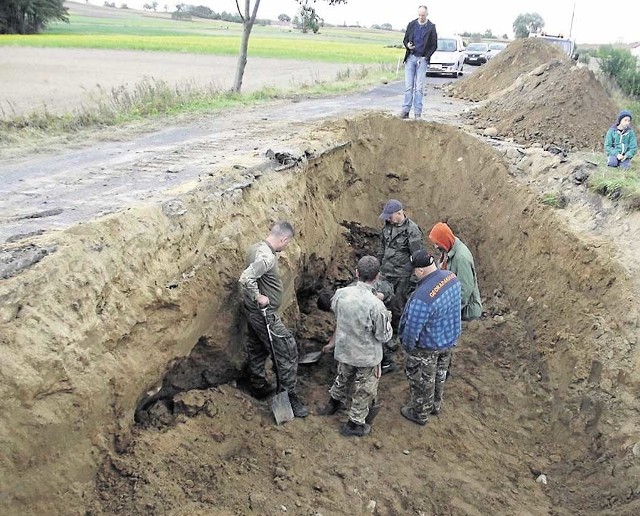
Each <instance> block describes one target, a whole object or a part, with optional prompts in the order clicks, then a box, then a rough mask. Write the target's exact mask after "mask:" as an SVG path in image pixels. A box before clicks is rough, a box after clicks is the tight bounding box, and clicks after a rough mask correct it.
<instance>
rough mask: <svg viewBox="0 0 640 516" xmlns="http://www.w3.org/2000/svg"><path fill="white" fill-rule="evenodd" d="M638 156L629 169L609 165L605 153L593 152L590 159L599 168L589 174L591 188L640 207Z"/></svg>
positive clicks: (633, 207)
mask: <svg viewBox="0 0 640 516" xmlns="http://www.w3.org/2000/svg"><path fill="white" fill-rule="evenodd" d="M636 158H637V156H636ZM636 158H634V159H633V160H632V161H631V166H630V167H629V168H628V169H627V170H623V169H621V168H613V167H608V166H607V163H606V158H605V156H604V155H601V154H592V155H591V156H590V157H589V161H591V162H592V163H595V164H596V165H597V168H596V170H595V171H594V172H592V173H591V175H590V176H589V180H588V186H589V189H590V190H592V191H594V192H596V193H598V194H600V195H604V196H606V197H609V198H611V199H614V200H618V199H619V200H622V201H623V202H624V203H625V204H626V205H628V206H629V207H630V208H632V209H640V169H639V167H638V163H637V162H636Z"/></svg>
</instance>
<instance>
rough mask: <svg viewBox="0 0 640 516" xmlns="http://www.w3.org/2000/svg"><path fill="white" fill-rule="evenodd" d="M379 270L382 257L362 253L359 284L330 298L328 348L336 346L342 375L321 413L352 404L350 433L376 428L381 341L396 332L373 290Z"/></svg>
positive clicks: (344, 430) (344, 429)
mask: <svg viewBox="0 0 640 516" xmlns="http://www.w3.org/2000/svg"><path fill="white" fill-rule="evenodd" d="M379 272H380V262H379V261H378V259H377V258H376V257H375V256H363V257H362V258H360V260H358V264H357V266H356V278H357V280H358V281H357V283H355V284H354V285H350V286H348V287H344V288H341V289H338V291H337V292H336V293H335V294H334V296H333V298H332V300H331V309H332V310H333V312H334V313H335V314H336V330H335V332H334V334H333V337H332V338H331V342H330V343H329V344H327V346H325V348H324V349H323V351H324V352H327V351H329V350H330V349H331V348H334V349H335V351H334V357H335V359H336V360H337V361H338V375H337V376H336V379H335V380H334V382H333V385H332V387H331V390H330V391H329V394H330V398H329V403H328V404H327V406H326V407H325V408H324V409H322V410H321V411H320V413H321V414H323V415H330V414H334V413H335V412H336V411H337V410H338V409H339V408H340V407H341V406H350V409H349V421H348V422H347V423H346V424H345V425H344V426H343V427H342V428H341V430H340V433H341V434H342V435H345V436H350V435H353V436H357V437H362V436H364V435H368V434H369V433H370V432H371V425H370V424H369V422H370V421H371V419H372V418H370V417H369V418H368V416H370V414H369V410H370V407H372V406H376V405H377V403H376V397H377V394H378V381H379V379H380V375H381V369H380V361H381V360H382V346H383V344H384V343H385V342H387V341H388V340H389V339H390V338H391V336H392V334H393V330H392V329H391V314H390V313H389V312H388V311H387V309H386V308H385V306H384V303H383V302H382V301H381V300H380V298H379V297H378V296H377V295H375V294H374V292H373V288H374V287H373V285H374V283H375V282H376V280H377V279H378V277H379ZM350 391H353V392H352V394H351V395H350V396H349V393H350ZM368 421H369V422H368Z"/></svg>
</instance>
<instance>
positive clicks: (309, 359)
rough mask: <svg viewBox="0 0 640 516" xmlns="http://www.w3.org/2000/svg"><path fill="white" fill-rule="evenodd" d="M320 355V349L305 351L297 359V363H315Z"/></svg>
mask: <svg viewBox="0 0 640 516" xmlns="http://www.w3.org/2000/svg"><path fill="white" fill-rule="evenodd" d="M321 356H322V351H312V352H311V353H306V354H304V355H302V356H301V357H300V358H299V359H298V363H299V364H315V363H316V362H317V361H318V360H320V357H321Z"/></svg>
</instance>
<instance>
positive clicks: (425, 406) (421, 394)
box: [405, 348, 453, 420]
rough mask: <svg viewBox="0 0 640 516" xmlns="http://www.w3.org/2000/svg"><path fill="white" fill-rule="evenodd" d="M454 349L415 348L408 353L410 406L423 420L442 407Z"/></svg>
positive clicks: (407, 372) (406, 370)
mask: <svg viewBox="0 0 640 516" xmlns="http://www.w3.org/2000/svg"><path fill="white" fill-rule="evenodd" d="M452 354H453V349H451V348H449V349H445V350H440V351H433V350H427V349H414V350H413V351H411V352H410V353H409V354H408V355H407V362H406V365H405V373H406V375H407V379H408V380H409V407H410V408H411V409H412V410H413V412H414V413H415V414H416V415H417V416H418V417H419V418H420V419H422V420H426V419H427V417H428V416H429V414H430V413H431V410H432V409H433V408H434V406H435V407H436V408H438V409H439V408H440V403H442V391H443V389H444V382H445V380H446V379H447V369H448V368H449V362H450V361H451V356H452Z"/></svg>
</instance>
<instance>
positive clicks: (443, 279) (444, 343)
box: [399, 270, 462, 351]
mask: <svg viewBox="0 0 640 516" xmlns="http://www.w3.org/2000/svg"><path fill="white" fill-rule="evenodd" d="M460 292H461V289H460V281H458V278H457V277H456V275H455V274H453V273H452V272H451V271H446V270H437V271H434V272H432V273H431V274H429V275H428V276H425V277H424V278H422V279H421V280H420V281H419V282H418V286H417V288H416V290H415V292H414V293H413V294H412V295H411V297H410V298H409V301H407V304H406V305H405V307H404V312H403V313H402V318H401V319H400V326H399V332H400V339H401V340H402V347H403V348H404V349H405V351H413V350H414V349H415V348H421V349H432V350H439V349H448V348H450V347H453V346H455V345H456V341H457V340H458V337H459V336H460V331H461V329H462V322H461V317H460Z"/></svg>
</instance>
